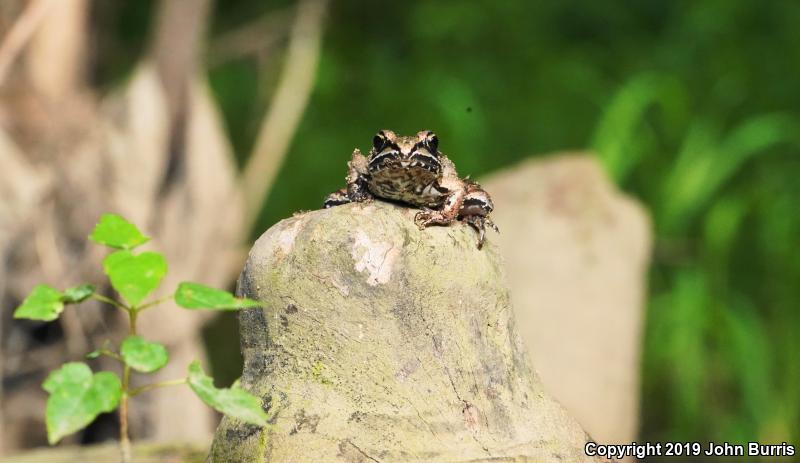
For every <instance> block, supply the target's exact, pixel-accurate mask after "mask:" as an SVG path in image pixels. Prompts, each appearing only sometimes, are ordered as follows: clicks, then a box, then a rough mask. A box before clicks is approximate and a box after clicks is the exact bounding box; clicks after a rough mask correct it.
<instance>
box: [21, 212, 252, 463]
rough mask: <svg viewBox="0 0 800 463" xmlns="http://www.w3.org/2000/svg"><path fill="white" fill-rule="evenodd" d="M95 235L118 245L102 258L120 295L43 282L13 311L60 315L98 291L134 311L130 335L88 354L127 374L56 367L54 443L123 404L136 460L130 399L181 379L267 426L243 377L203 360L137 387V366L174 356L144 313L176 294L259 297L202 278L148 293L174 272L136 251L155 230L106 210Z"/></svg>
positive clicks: (123, 431) (208, 299)
mask: <svg viewBox="0 0 800 463" xmlns="http://www.w3.org/2000/svg"><path fill="white" fill-rule="evenodd" d="M89 239H90V240H92V241H94V242H96V243H99V244H102V245H105V246H108V247H110V248H112V249H115V251H114V252H112V253H111V254H109V255H108V256H106V258H105V259H104V260H103V269H104V271H105V273H106V275H108V278H109V280H110V282H111V286H112V287H113V288H114V290H116V292H117V293H118V294H119V296H120V298H119V300H117V299H112V298H109V297H106V296H104V295H102V294H99V293H98V292H97V291H96V290H95V287H94V286H92V285H82V286H77V287H74V288H69V289H66V290H64V291H58V290H56V289H53V288H51V287H49V286H47V285H38V286H36V287H35V288H34V289H33V291H32V292H31V293H30V294H29V295H28V297H26V298H25V300H24V301H23V302H22V305H20V306H19V307H17V309H16V310H15V312H14V318H25V319H29V320H40V321H53V320H56V319H57V318H58V317H59V315H60V314H61V312H62V311H63V310H64V307H65V306H66V305H69V304H78V303H80V302H83V301H85V300H87V299H96V300H99V301H101V302H104V303H107V304H110V305H111V306H113V307H116V308H118V309H121V310H123V311H125V312H126V313H127V315H128V321H129V324H128V336H127V337H126V338H125V339H124V340H123V341H122V343H120V345H119V349H116V350H115V349H113V348H112V347H111V344H110V342H107V343H106V344H105V345H104V346H103V347H101V348H100V349H97V350H95V351H94V352H91V353H89V354H87V358H97V357H99V356H101V355H102V356H108V357H110V358H113V359H115V360H117V361H118V362H119V363H120V364H121V365H122V376H121V377H120V376H119V375H117V374H116V373H113V372H110V371H101V372H99V373H93V372H92V370H91V369H90V368H89V366H88V365H87V364H85V363H83V362H70V363H67V364H64V365H63V366H62V367H61V368H59V369H58V370H56V371H53V372H52V373H50V375H49V376H48V377H47V379H46V380H45V382H44V383H43V384H42V387H43V388H44V390H45V391H47V392H48V393H49V398H48V399H47V407H46V412H45V420H46V423H47V438H48V440H49V442H50V444H51V445H52V444H55V443H57V442H58V441H59V440H61V439H62V438H63V437H64V436H66V435H69V434H72V433H74V432H76V431H79V430H80V429H83V428H84V427H86V426H87V425H89V424H90V423H91V422H92V421H94V419H95V418H97V416H98V415H99V414H100V413H108V412H111V411H114V410H115V409H117V408H119V427H120V451H121V455H122V461H123V463H128V462H130V461H131V449H130V437H129V434H128V399H129V398H131V397H134V396H137V395H139V394H142V393H144V392H147V391H149V390H152V389H155V388H159V387H166V386H172V385H178V384H187V385H188V386H189V387H190V388H191V389H192V390H193V391H194V392H195V393H196V394H197V395H198V397H200V399H201V400H202V401H203V402H205V403H206V404H208V405H209V406H211V407H212V408H214V409H215V410H217V411H219V412H221V413H223V414H225V415H229V416H232V417H235V418H237V419H240V420H242V421H245V422H247V423H251V424H254V425H257V426H266V424H267V414H266V413H265V412H264V410H263V409H262V408H261V400H260V399H259V398H258V397H256V396H254V395H251V394H249V393H247V392H245V391H244V390H242V389H241V388H239V387H238V385H234V386H233V387H231V388H227V389H218V388H216V387H214V383H213V379H212V378H211V377H209V376H207V375H206V374H205V373H204V372H203V369H202V368H201V366H200V364H199V363H198V362H196V361H195V362H192V363H191V364H190V365H189V368H188V372H187V376H186V377H185V378H179V379H175V380H170V381H162V382H154V383H150V384H146V385H144V386H139V387H135V388H134V387H132V386H131V381H130V380H131V374H133V373H134V372H137V373H145V374H146V373H153V372H155V371H158V370H160V369H161V368H163V367H164V365H166V364H167V361H168V360H169V355H168V353H167V349H166V348H165V347H164V346H163V345H161V344H159V343H156V342H152V341H148V340H146V339H145V338H143V337H141V336H140V335H139V333H138V332H137V329H136V320H137V318H138V317H139V315H140V314H141V313H142V312H143V311H145V310H149V309H150V308H152V307H154V306H156V305H157V304H159V303H161V302H164V301H166V300H169V299H174V301H175V303H176V304H177V305H179V306H180V307H183V308H185V309H190V310H194V309H210V310H239V309H244V308H249V307H257V306H259V305H260V304H259V303H258V302H256V301H253V300H250V299H245V298H236V297H234V296H233V294H231V293H229V292H227V291H222V290H219V289H214V288H209V287H207V286H203V285H201V284H197V283H189V282H184V283H181V284H180V285H178V288H177V290H176V291H175V292H174V293H173V294H171V295H170V296H168V297H165V298H161V299H156V300H150V301H148V300H146V299H147V297H148V296H149V295H150V294H151V293H152V292H153V291H155V289H156V288H158V285H159V283H160V282H161V279H162V278H163V277H164V275H166V273H167V263H166V261H165V260H164V257H163V256H162V255H161V254H159V253H156V252H150V251H148V252H141V253H138V254H136V253H134V252H133V250H134V249H135V248H137V247H138V246H141V245H143V244H145V243H146V242H147V241H149V239H150V238H148V237H146V236H144V235H143V234H142V233H141V232H140V231H139V229H137V228H136V226H135V225H133V224H132V223H130V222H128V221H126V220H125V219H123V218H122V217H120V216H118V215H114V214H106V215H103V216H102V217H101V219H100V222H99V223H98V224H97V226H96V227H95V229H94V231H93V232H92V234H91V235H90V236H89Z"/></svg>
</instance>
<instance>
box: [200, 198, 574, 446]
mask: <svg viewBox="0 0 800 463" xmlns="http://www.w3.org/2000/svg"><path fill="white" fill-rule="evenodd" d="M415 212H416V211H415V210H412V209H407V208H404V207H399V206H395V205H391V204H387V203H383V202H379V201H376V202H372V203H367V204H349V205H345V206H339V207H335V208H332V209H326V210H319V211H313V212H309V213H305V214H300V215H297V216H295V217H292V218H290V219H286V220H284V221H282V222H280V223H278V224H277V225H275V226H274V227H272V228H270V229H269V230H267V231H266V232H265V233H264V234H263V235H262V236H261V238H259V240H258V241H257V242H256V244H255V245H254V246H253V249H252V250H251V252H250V256H249V259H248V261H247V264H246V266H245V268H244V271H243V272H242V275H241V277H240V280H239V292H240V293H241V294H243V295H246V296H248V297H252V298H255V299H258V300H260V301H262V302H263V303H264V307H263V309H253V310H249V311H246V312H243V313H241V314H240V324H241V345H242V353H243V356H244V362H245V369H244V373H243V376H242V385H243V386H244V387H245V388H247V389H249V390H250V391H253V392H254V393H256V394H259V395H260V396H261V397H263V399H264V406H265V408H267V409H268V412H269V413H270V415H271V417H272V419H271V425H270V426H269V427H268V428H265V429H259V428H256V427H253V426H250V425H246V424H243V423H240V422H237V421H236V420H233V419H229V418H224V419H223V421H222V423H221V424H220V426H219V428H218V430H217V433H216V436H215V439H214V444H213V447H212V451H211V454H210V455H209V461H211V462H231V461H236V462H284V461H292V462H305V461H308V462H317V461H331V462H333V461H342V462H361V461H431V462H438V461H447V462H454V461H461V462H467V461H473V462H477V461H587V460H588V458H587V457H586V456H585V455H584V454H583V446H584V444H585V442H586V440H587V436H586V434H585V433H584V432H583V430H582V429H581V428H580V426H578V425H577V424H576V423H575V422H574V421H573V420H572V419H571V418H570V417H569V416H568V415H567V414H566V413H565V412H564V410H563V409H562V408H561V407H560V406H559V405H558V404H556V403H555V402H554V401H553V400H552V399H550V398H549V397H548V396H547V395H546V394H545V393H544V392H543V390H542V387H541V384H540V383H539V381H538V379H537V377H536V375H535V373H534V372H533V370H532V368H531V365H530V362H529V360H528V357H527V354H526V352H525V349H524V348H523V346H522V343H521V341H520V339H519V337H518V336H517V333H516V331H515V328H514V319H513V315H512V310H511V305H510V302H509V295H508V291H507V289H506V285H505V283H504V276H503V270H502V263H501V259H500V257H499V255H498V252H497V250H496V248H495V246H493V245H492V242H491V240H492V238H491V236H490V237H489V242H488V244H487V245H486V246H484V248H483V250H478V249H477V248H476V245H475V240H476V235H475V232H474V230H472V229H471V228H469V227H467V226H466V225H464V224H460V223H457V224H454V225H453V226H450V227H431V228H428V229H425V230H418V229H417V227H416V226H415V225H414V222H413V216H414V213H415ZM564 342H569V340H568V339H565V340H564Z"/></svg>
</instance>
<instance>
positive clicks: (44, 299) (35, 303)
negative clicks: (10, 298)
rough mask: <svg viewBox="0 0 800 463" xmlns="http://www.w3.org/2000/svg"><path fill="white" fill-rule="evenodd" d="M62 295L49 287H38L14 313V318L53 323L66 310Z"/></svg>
mask: <svg viewBox="0 0 800 463" xmlns="http://www.w3.org/2000/svg"><path fill="white" fill-rule="evenodd" d="M61 298H62V294H61V293H60V292H58V291H56V290H55V289H53V288H51V287H49V286H47V285H36V287H35V288H33V291H31V293H30V294H29V295H28V297H26V298H25V300H24V301H22V305H20V306H19V307H17V309H16V310H15V311H14V318H27V319H29V320H42V321H46V322H49V321H52V320H55V319H56V318H58V315H59V314H60V313H61V312H62V311H63V310H64V302H62V300H61Z"/></svg>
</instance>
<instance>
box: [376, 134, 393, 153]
mask: <svg viewBox="0 0 800 463" xmlns="http://www.w3.org/2000/svg"><path fill="white" fill-rule="evenodd" d="M388 144H389V139H388V137H387V136H386V131H385V130H381V131H380V132H378V133H377V134H376V135H375V137H373V138H372V146H373V147H374V148H375V151H378V152H379V151H382V150H383V149H384V148H386V145H388Z"/></svg>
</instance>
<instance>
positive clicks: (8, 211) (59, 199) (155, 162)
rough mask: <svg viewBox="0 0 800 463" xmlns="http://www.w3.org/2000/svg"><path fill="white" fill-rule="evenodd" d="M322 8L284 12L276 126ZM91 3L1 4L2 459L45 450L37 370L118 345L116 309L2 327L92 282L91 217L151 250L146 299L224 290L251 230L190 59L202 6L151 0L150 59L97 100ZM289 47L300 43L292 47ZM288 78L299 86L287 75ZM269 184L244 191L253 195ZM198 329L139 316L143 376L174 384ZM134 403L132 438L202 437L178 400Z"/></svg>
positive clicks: (312, 46)
mask: <svg viewBox="0 0 800 463" xmlns="http://www.w3.org/2000/svg"><path fill="white" fill-rule="evenodd" d="M326 4H327V2H325V1H323V0H303V1H301V2H300V4H299V6H298V8H297V10H296V12H297V14H296V15H295V18H296V19H295V21H294V23H295V25H298V24H302V25H303V26H302V27H296V26H293V28H292V32H291V35H290V45H289V48H288V53H287V55H286V57H285V61H284V65H285V67H286V69H287V70H288V69H294V70H295V71H294V73H292V72H288V71H287V72H285V73H284V76H283V77H282V81H281V82H279V83H278V89H277V90H276V91H277V92H289V93H293V94H295V98H294V99H291V103H290V104H285V105H283V106H281V107H280V108H278V109H277V110H279V111H287V112H288V113H289V116H288V118H289V120H294V119H299V116H298V115H297V114H302V112H303V109H304V107H305V104H306V102H307V96H308V94H309V92H310V91H311V86H312V85H313V82H314V79H313V76H314V75H315V74H316V63H317V57H316V56H314V55H315V54H318V53H319V41H320V40H321V33H320V30H321V27H322V18H323V16H324V10H325V6H326ZM90 6H91V4H90V3H89V2H87V1H86V0H34V1H33V2H22V1H13V0H12V1H9V2H5V0H4V3H3V5H2V8H0V13H2V14H4V17H3V18H2V21H0V25H1V26H0V27H4V28H5V29H6V30H8V28H10V27H12V26H14V25H16V24H19V22H20V21H27V22H23V23H22V26H24V27H21V28H20V27H18V29H19V30H21V31H22V33H20V34H17V36H18V37H20V40H19V46H18V47H17V50H16V51H15V52H14V53H12V54H11V55H10V57H9V59H8V62H9V63H10V66H9V68H8V71H9V72H8V75H7V77H6V79H5V80H3V79H2V77H0V193H2V195H0V257H2V260H0V262H2V264H0V306H2V308H3V310H2V318H3V320H0V347H1V348H0V353H1V354H2V355H0V357H2V359H0V367H1V368H2V369H0V376H2V378H3V384H4V385H5V386H6V387H5V391H4V392H5V397H0V411H2V416H0V418H2V419H0V422H2V424H4V425H5V427H4V429H3V431H2V432H1V433H0V436H2V439H0V440H2V441H3V442H4V444H5V446H6V449H7V450H10V449H15V448H23V447H30V446H33V445H42V444H44V442H46V441H45V439H44V430H45V428H44V424H43V414H44V413H43V410H44V400H45V394H44V393H43V392H42V391H41V389H40V387H39V384H40V383H41V381H42V380H43V378H44V376H45V375H46V374H47V372H49V371H50V370H52V369H54V368H56V367H57V365H59V364H61V363H63V362H65V361H68V360H76V359H80V358H81V357H82V356H83V355H84V354H85V353H86V352H87V351H89V350H91V349H92V348H94V347H97V346H99V345H100V344H101V343H102V342H103V340H105V339H112V340H115V341H119V340H120V339H121V338H122V337H123V336H124V334H123V332H122V329H123V328H124V323H121V321H122V320H121V318H120V317H119V314H117V313H115V312H113V311H112V310H110V309H108V308H107V307H100V306H99V305H98V304H96V303H93V302H89V303H85V304H84V306H82V307H81V308H80V310H67V311H65V312H64V314H63V315H62V317H61V319H60V320H59V322H58V323H57V324H53V325H52V326H50V327H47V328H43V327H42V325H41V324H34V323H23V322H14V323H9V322H10V317H11V313H12V311H13V308H14V307H15V306H16V305H18V304H19V303H20V302H21V300H22V299H23V298H24V297H25V295H26V294H27V293H28V292H29V291H30V289H31V288H32V287H33V286H34V285H35V284H37V283H40V282H46V283H48V284H51V285H53V286H56V287H65V286H68V285H71V284H76V283H80V282H95V283H97V282H101V281H103V279H104V276H103V275H102V272H101V270H100V269H101V267H100V261H101V260H102V257H103V256H104V255H105V253H106V251H105V250H103V249H100V248H99V246H96V245H92V244H90V243H88V242H87V240H86V236H87V235H88V234H89V232H90V231H91V229H92V227H93V225H94V223H95V222H96V220H97V218H98V217H99V216H100V214H102V213H104V212H116V213H120V214H122V215H124V216H125V217H127V218H128V219H130V220H131V221H133V222H134V223H136V224H137V225H139V226H140V227H141V228H142V229H143V230H145V232H146V233H147V234H148V235H150V236H152V237H153V241H152V244H151V245H150V246H151V248H152V249H155V250H158V251H160V252H162V253H164V254H165V256H166V258H167V260H168V262H169V264H170V269H169V273H168V276H167V278H165V280H164V282H163V283H162V288H163V290H162V294H157V295H163V294H167V291H169V290H173V289H174V288H175V286H176V285H177V283H178V282H179V281H182V280H194V281H198V282H202V283H205V284H209V285H213V286H220V287H225V286H227V285H228V284H229V283H230V282H231V281H232V279H233V278H234V277H235V274H236V272H238V270H239V268H240V267H241V262H242V261H243V258H244V253H243V249H244V248H243V247H242V243H243V242H244V241H245V240H246V239H247V237H248V235H249V227H248V224H250V223H252V222H253V218H252V217H247V216H245V208H244V201H243V197H244V196H245V194H244V193H243V191H242V188H241V187H240V186H239V185H238V183H237V182H238V181H239V179H240V175H241V174H240V173H239V172H238V171H237V170H236V167H235V164H234V162H233V156H232V152H231V148H230V144H229V141H228V139H227V136H226V134H225V132H224V130H223V126H222V122H221V119H220V116H219V114H218V111H217V108H216V106H215V104H214V102H213V99H212V98H211V96H210V94H209V89H208V85H207V83H206V82H205V77H204V67H203V66H201V65H200V64H199V59H198V57H199V56H200V55H201V50H203V48H204V37H205V35H206V29H207V27H206V25H207V22H208V20H209V18H208V16H209V12H210V11H211V10H212V9H211V1H210V0H200V1H198V0H165V1H163V2H161V3H160V5H159V8H158V9H157V11H158V13H157V15H158V16H157V19H156V27H155V30H154V35H153V39H152V45H151V50H150V53H149V54H148V56H147V57H146V58H145V59H144V60H143V61H142V62H141V63H139V65H138V66H137V67H136V69H135V71H134V73H133V76H132V77H131V78H130V79H129V81H128V82H127V83H126V85H125V87H124V88H121V89H118V90H117V91H116V92H114V93H112V94H111V95H108V96H107V97H102V98H101V97H100V96H99V94H98V93H97V91H96V90H95V89H93V88H91V87H90V86H89V85H88V82H87V76H88V74H89V72H88V71H87V58H88V55H89V53H90V52H91V49H92V47H89V46H88V44H87V37H89V36H90V34H89V27H90V24H89V21H88V17H89V7H90ZM310 6H311V7H310ZM314 6H316V7H314ZM42 11H43V12H44V13H41V12H42ZM26 12H27V13H28V14H27V15H26ZM31 12H32V13H31ZM37 12H38V13H37ZM5 15H13V16H5ZM298 29H300V30H301V32H303V33H298V32H297V30H298ZM6 30H4V31H3V32H5V31H6ZM26 34H27V35H28V36H27V37H26ZM6 38H7V37H6V34H5V33H4V34H3V40H5V39H6ZM296 40H302V44H304V45H303V46H302V47H299V48H300V51H299V52H298V50H297V49H298V45H297V44H296V43H294V45H292V43H293V42H295V41H296ZM12 45H13V44H12ZM11 48H12V49H13V48H14V47H11ZM0 50H3V48H0ZM309 50H310V52H309ZM303 52H305V54H304V53H303ZM16 54H20V55H19V56H15V55H16ZM2 61H3V56H2V51H0V63H2ZM298 62H299V63H300V64H298ZM298 72H299V73H301V74H304V75H307V76H312V77H309V78H306V79H298V78H297V73H298ZM287 80H293V81H294V82H293V84H287ZM281 89H283V90H281ZM303 95H305V96H303ZM275 100H276V101H278V98H277V96H276V97H275ZM284 100H285V98H284ZM273 117H279V115H277V116H273ZM270 127H271V126H270ZM295 129H296V123H294V124H289V126H288V129H287V127H286V126H282V127H281V131H280V132H279V133H278V135H277V138H276V136H275V135H271V134H268V133H261V134H260V135H259V138H260V139H261V138H267V139H277V140H283V142H282V143H278V144H271V145H269V147H268V149H262V150H261V151H260V154H258V153H257V154H255V155H254V156H253V157H258V158H266V159H267V162H266V163H263V162H257V163H256V166H257V168H265V167H264V166H266V168H269V169H273V168H275V169H276V167H273V164H274V165H278V164H280V162H281V159H282V158H283V156H284V154H285V151H286V149H287V148H288V145H289V140H291V138H292V136H293V133H294V130H295ZM265 130H267V131H269V130H275V129H274V128H269V127H265ZM269 183H270V182H268V181H267V182H262V184H259V185H258V188H259V189H262V193H261V196H262V197H263V196H264V194H265V192H266V191H267V190H268V188H269ZM248 196H253V195H248ZM253 209H254V210H255V209H257V208H253ZM256 212H257V210H256ZM104 291H110V289H109V288H104ZM165 305H167V306H168V305H169V304H165ZM203 322H204V318H203V317H202V316H198V314H196V313H189V312H184V311H180V310H177V309H174V310H170V308H169V307H164V308H163V309H161V310H157V311H153V312H148V313H147V314H146V315H145V316H143V317H142V319H141V321H140V324H141V328H142V332H143V333H145V335H146V336H147V337H148V338H151V339H154V340H159V341H161V342H164V343H165V344H166V345H167V346H168V348H169V350H170V355H171V362H170V365H169V366H168V367H167V368H165V369H164V370H162V371H161V372H159V373H158V375H157V376H158V377H160V378H161V379H167V378H173V377H180V376H183V375H185V367H186V365H187V364H188V363H189V361H190V360H192V359H195V358H202V357H203V351H202V345H201V342H200V338H199V329H200V325H201V324H202V323H203ZM42 330H47V331H42ZM97 362H98V363H97V365H96V366H98V367H100V368H107V369H114V368H116V365H113V364H112V363H106V362H105V361H104V360H99V361H97ZM148 379H153V378H148ZM3 399H4V400H3ZM136 402H137V403H136V405H134V406H133V410H132V411H134V412H135V413H137V414H136V415H135V416H133V423H132V426H133V433H134V438H141V437H151V438H156V439H175V438H190V439H193V440H197V439H202V438H204V437H206V436H209V435H210V433H211V431H212V420H213V416H212V415H211V414H210V413H209V412H208V411H207V409H206V407H204V406H201V405H200V404H199V402H196V399H194V397H193V396H192V395H191V393H189V391H188V390H187V389H181V388H175V389H167V390H159V391H156V392H154V393H152V394H148V395H145V396H142V397H137V398H136ZM145 424H146V426H145ZM115 433H116V432H115V430H114V425H113V423H112V422H107V423H105V424H101V425H100V426H99V427H98V429H96V430H95V431H94V435H95V439H102V438H104V437H113V436H114V435H115ZM71 440H72V442H77V441H78V440H77V438H71Z"/></svg>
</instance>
